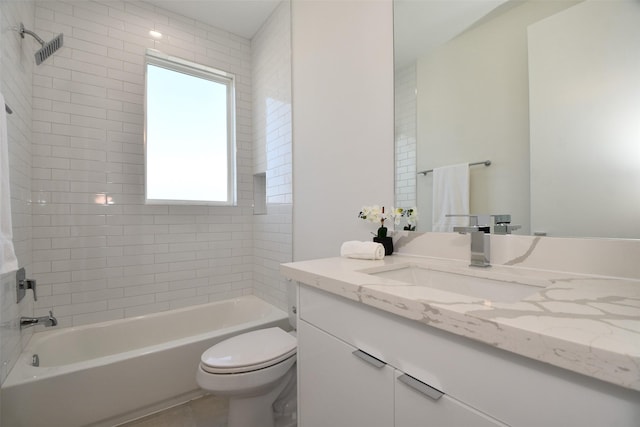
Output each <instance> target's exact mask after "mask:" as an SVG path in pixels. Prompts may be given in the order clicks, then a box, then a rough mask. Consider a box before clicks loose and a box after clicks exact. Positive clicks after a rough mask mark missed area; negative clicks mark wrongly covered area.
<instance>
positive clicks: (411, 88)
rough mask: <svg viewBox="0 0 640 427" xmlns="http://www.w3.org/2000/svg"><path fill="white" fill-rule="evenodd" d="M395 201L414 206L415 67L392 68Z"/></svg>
mask: <svg viewBox="0 0 640 427" xmlns="http://www.w3.org/2000/svg"><path fill="white" fill-rule="evenodd" d="M395 88H396V91H395V126H396V135H395V138H396V204H397V205H398V206H399V207H402V208H411V207H414V206H416V179H417V176H416V173H417V170H416V148H417V147H416V140H417V131H416V108H417V106H416V66H415V64H413V65H409V66H407V67H405V68H403V69H401V70H396V71H395Z"/></svg>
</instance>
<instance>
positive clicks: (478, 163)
mask: <svg viewBox="0 0 640 427" xmlns="http://www.w3.org/2000/svg"><path fill="white" fill-rule="evenodd" d="M477 165H485V166H490V165H491V160H485V161H484V162H475V163H469V166H477ZM429 172H433V169H427V170H424V171H420V172H418V175H420V174H422V175H424V176H427V174H428V173H429Z"/></svg>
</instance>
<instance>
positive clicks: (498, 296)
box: [363, 264, 549, 302]
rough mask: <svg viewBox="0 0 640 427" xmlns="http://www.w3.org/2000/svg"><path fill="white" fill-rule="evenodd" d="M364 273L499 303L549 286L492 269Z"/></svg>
mask: <svg viewBox="0 0 640 427" xmlns="http://www.w3.org/2000/svg"><path fill="white" fill-rule="evenodd" d="M471 268H473V267H471ZM363 273H367V274H370V275H372V276H377V277H382V278H385V279H391V280H393V281H396V282H401V283H398V284H409V285H415V286H425V287H429V288H434V289H439V290H442V291H447V292H453V293H456V294H462V295H467V296H471V297H476V298H482V299H484V300H488V301H495V302H517V301H520V300H522V299H523V298H526V297H528V296H530V295H533V294H535V293H537V292H540V291H541V290H542V289H544V288H545V287H546V285H548V284H549V283H546V284H541V283H522V282H523V280H522V279H521V278H518V277H509V276H506V275H504V274H502V275H493V274H491V272H490V271H488V270H478V271H477V272H473V271H469V272H451V271H442V270H438V269H434V268H431V267H428V266H422V265H417V264H405V265H398V266H387V267H384V268H383V269H381V270H378V271H371V270H368V271H363ZM491 276H494V277H491Z"/></svg>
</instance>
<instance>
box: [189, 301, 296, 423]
mask: <svg viewBox="0 0 640 427" xmlns="http://www.w3.org/2000/svg"><path fill="white" fill-rule="evenodd" d="M289 308H290V310H291V311H293V312H294V313H295V306H292V305H291V304H289ZM289 314H290V323H291V324H292V326H295V317H293V316H292V313H291V312H290V313H289ZM296 351H297V339H296V336H295V332H285V331H284V330H283V329H280V328H278V327H272V328H266V329H258V330H255V331H251V332H246V333H244V334H240V335H236V336H234V337H231V338H228V339H226V340H224V341H221V342H219V343H218V344H216V345H214V346H213V347H210V348H209V349H208V350H206V351H205V352H204V353H202V356H201V357H200V364H199V366H198V370H197V374H196V380H197V382H198V385H199V386H200V387H201V388H202V389H204V390H206V391H208V392H210V393H211V394H214V395H218V396H227V397H229V419H228V424H227V427H291V426H295V425H296V369H295V366H296Z"/></svg>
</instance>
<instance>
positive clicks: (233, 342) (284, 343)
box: [200, 327, 297, 374]
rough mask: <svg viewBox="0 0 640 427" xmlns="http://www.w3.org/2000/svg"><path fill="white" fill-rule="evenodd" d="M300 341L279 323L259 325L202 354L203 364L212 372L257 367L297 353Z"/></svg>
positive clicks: (233, 371) (201, 363)
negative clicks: (266, 326)
mask: <svg viewBox="0 0 640 427" xmlns="http://www.w3.org/2000/svg"><path fill="white" fill-rule="evenodd" d="M296 346H297V341H296V338H295V337H293V336H292V335H291V334H289V333H287V332H285V331H283V330H282V329H280V328H278V327H274V328H267V329H259V330H257V331H251V332H247V333H244V334H241V335H236V336H234V337H231V338H229V339H227V340H224V341H222V342H220V343H218V344H216V345H214V346H213V347H211V348H209V349H208V350H207V351H205V352H204V353H202V356H201V357H200V367H201V368H202V370H204V371H205V372H208V373H211V374H237V373H242V372H250V371H256V370H258V369H263V368H267V367H269V366H273V365H275V364H277V363H280V362H282V361H283V360H286V359H288V358H290V357H291V356H293V355H295V354H296Z"/></svg>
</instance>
